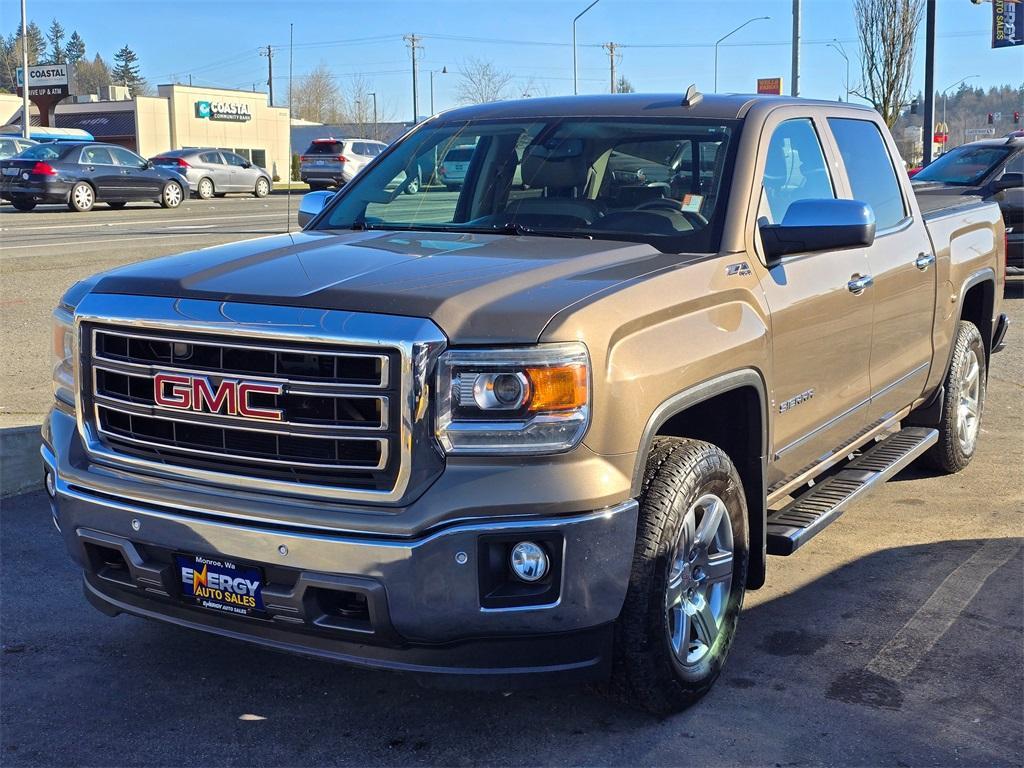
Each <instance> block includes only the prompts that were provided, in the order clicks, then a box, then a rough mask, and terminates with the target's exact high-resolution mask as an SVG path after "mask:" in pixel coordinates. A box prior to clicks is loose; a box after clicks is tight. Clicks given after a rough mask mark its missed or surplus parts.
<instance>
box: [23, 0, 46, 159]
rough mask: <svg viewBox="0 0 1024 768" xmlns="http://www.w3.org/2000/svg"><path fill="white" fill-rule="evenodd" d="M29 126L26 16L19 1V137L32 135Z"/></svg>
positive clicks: (30, 122)
mask: <svg viewBox="0 0 1024 768" xmlns="http://www.w3.org/2000/svg"><path fill="white" fill-rule="evenodd" d="M40 122H42V116H40ZM31 126H32V118H31V115H30V114H29V106H28V14H27V13H26V12H25V0H21V135H22V136H23V137H24V138H26V139H27V138H29V136H30V134H31V133H32V129H31Z"/></svg>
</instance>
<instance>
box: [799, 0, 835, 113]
mask: <svg viewBox="0 0 1024 768" xmlns="http://www.w3.org/2000/svg"><path fill="white" fill-rule="evenodd" d="M789 82H790V86H789V87H790V88H791V90H790V94H791V95H793V96H799V95H800V0H793V70H792V71H791V72H790V73H789ZM847 100H849V97H847Z"/></svg>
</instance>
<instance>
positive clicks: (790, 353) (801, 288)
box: [752, 109, 872, 487]
mask: <svg viewBox="0 0 1024 768" xmlns="http://www.w3.org/2000/svg"><path fill="white" fill-rule="evenodd" d="M825 130H827V129H826V128H825V127H824V126H823V125H821V123H820V122H819V121H818V120H816V119H812V118H810V117H805V116H801V115H800V111H799V110H794V109H782V110H776V111H775V112H773V113H772V114H771V115H770V116H769V118H768V119H767V120H766V122H765V128H764V133H763V134H762V137H761V145H760V147H759V150H758V156H759V159H758V166H757V169H758V170H757V171H756V172H757V173H758V174H759V178H761V179H762V184H761V190H760V203H759V205H758V209H757V218H758V220H761V219H767V220H768V223H773V224H774V223H780V222H781V221H782V220H783V218H784V217H785V215H786V211H787V210H788V208H789V206H790V205H792V203H794V202H796V201H797V200H805V199H822V198H834V197H837V196H838V195H837V191H838V189H837V184H836V181H835V179H834V177H833V174H832V172H831V171H830V166H831V165H832V164H830V163H829V162H827V161H826V157H827V156H828V155H826V151H825V147H824V146H823V142H822V141H821V138H820V136H821V134H822V133H823V132H824V131H825ZM829 155H831V153H829ZM755 189H756V188H755ZM752 224H753V222H752ZM753 230H754V232H755V238H758V239H757V240H756V241H755V244H756V247H757V248H758V249H760V248H761V244H760V239H759V236H758V235H756V232H757V228H756V226H754V227H753ZM760 252H761V253H762V254H763V250H761V251H760ZM762 259H763V256H762ZM765 263H766V262H765ZM867 272H868V260H867V256H866V254H865V252H864V249H863V248H850V249H842V250H834V251H815V252H808V253H795V254H791V255H788V256H784V257H783V258H781V259H780V260H778V261H777V262H776V263H773V264H772V265H771V266H770V267H768V269H767V271H766V272H764V273H763V274H762V278H761V285H762V288H763V290H764V294H765V299H766V301H767V303H768V307H769V310H770V312H771V337H770V339H771V355H772V374H771V377H770V378H769V381H770V382H771V384H772V388H771V401H772V403H771V408H772V435H771V446H772V457H771V458H772V463H771V474H770V477H769V485H770V486H772V487H778V486H780V485H782V484H783V483H784V482H786V481H788V480H792V479H794V478H796V477H798V476H799V475H800V474H801V473H802V472H803V471H805V470H807V469H809V468H810V467H811V466H813V465H814V464H817V463H818V462H820V461H821V460H823V459H825V458H827V457H828V456H829V455H831V454H832V453H833V451H835V450H837V449H838V448H840V447H842V446H844V445H845V444H847V443H849V442H850V441H851V440H853V439H854V438H855V437H856V436H857V435H858V434H859V433H860V432H861V431H862V430H863V429H864V427H865V424H866V422H867V406H868V404H869V402H870V381H869V378H868V367H869V364H870V354H871V314H872V299H871V297H870V296H869V295H866V294H863V293H861V294H856V293H853V292H852V291H851V289H850V287H849V283H850V281H851V280H852V279H855V278H857V277H859V276H862V275H865V274H867Z"/></svg>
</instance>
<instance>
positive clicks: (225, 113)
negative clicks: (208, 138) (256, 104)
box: [196, 101, 252, 123]
mask: <svg viewBox="0 0 1024 768" xmlns="http://www.w3.org/2000/svg"><path fill="white" fill-rule="evenodd" d="M196 117H198V118H199V119H200V120H216V121H219V122H225V123H247V122H249V121H250V120H252V114H251V113H250V112H249V105H248V104H246V103H244V102H233V101H197V102H196Z"/></svg>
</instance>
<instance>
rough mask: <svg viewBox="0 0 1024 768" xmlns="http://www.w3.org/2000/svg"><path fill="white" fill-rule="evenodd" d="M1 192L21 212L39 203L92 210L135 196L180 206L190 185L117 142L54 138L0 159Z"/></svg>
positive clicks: (118, 204)
mask: <svg viewBox="0 0 1024 768" xmlns="http://www.w3.org/2000/svg"><path fill="white" fill-rule="evenodd" d="M0 197H2V198H3V199H5V200H10V201H11V204H12V205H14V207H15V208H17V209H18V210H19V211H31V210H32V209H33V208H35V207H36V205H38V204H39V203H66V204H67V206H68V208H70V209H71V210H73V211H88V210H91V209H92V207H93V205H94V204H95V203H97V202H102V203H106V204H107V205H109V206H110V207H111V208H123V207H124V206H125V205H126V204H127V203H130V202H135V201H152V202H158V203H160V205H162V206H163V207H164V208H177V207H178V206H179V205H181V201H182V200H184V199H186V198H187V197H188V185H187V184H186V183H185V182H184V180H183V179H182V178H181V176H180V175H179V174H177V173H175V172H174V171H172V170H171V169H169V168H159V167H155V166H154V165H153V164H152V163H151V162H149V161H148V160H145V159H144V158H141V157H139V156H138V155H136V154H135V153H134V152H132V151H130V150H127V149H125V148H124V147H119V146H117V145H115V144H101V143H97V142H91V141H90V142H82V141H54V142H50V143H48V144H37V145H36V146H34V147H29V148H28V149H26V150H25V151H24V152H22V153H20V154H19V155H17V156H16V157H12V158H10V159H8V160H3V161H0Z"/></svg>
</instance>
